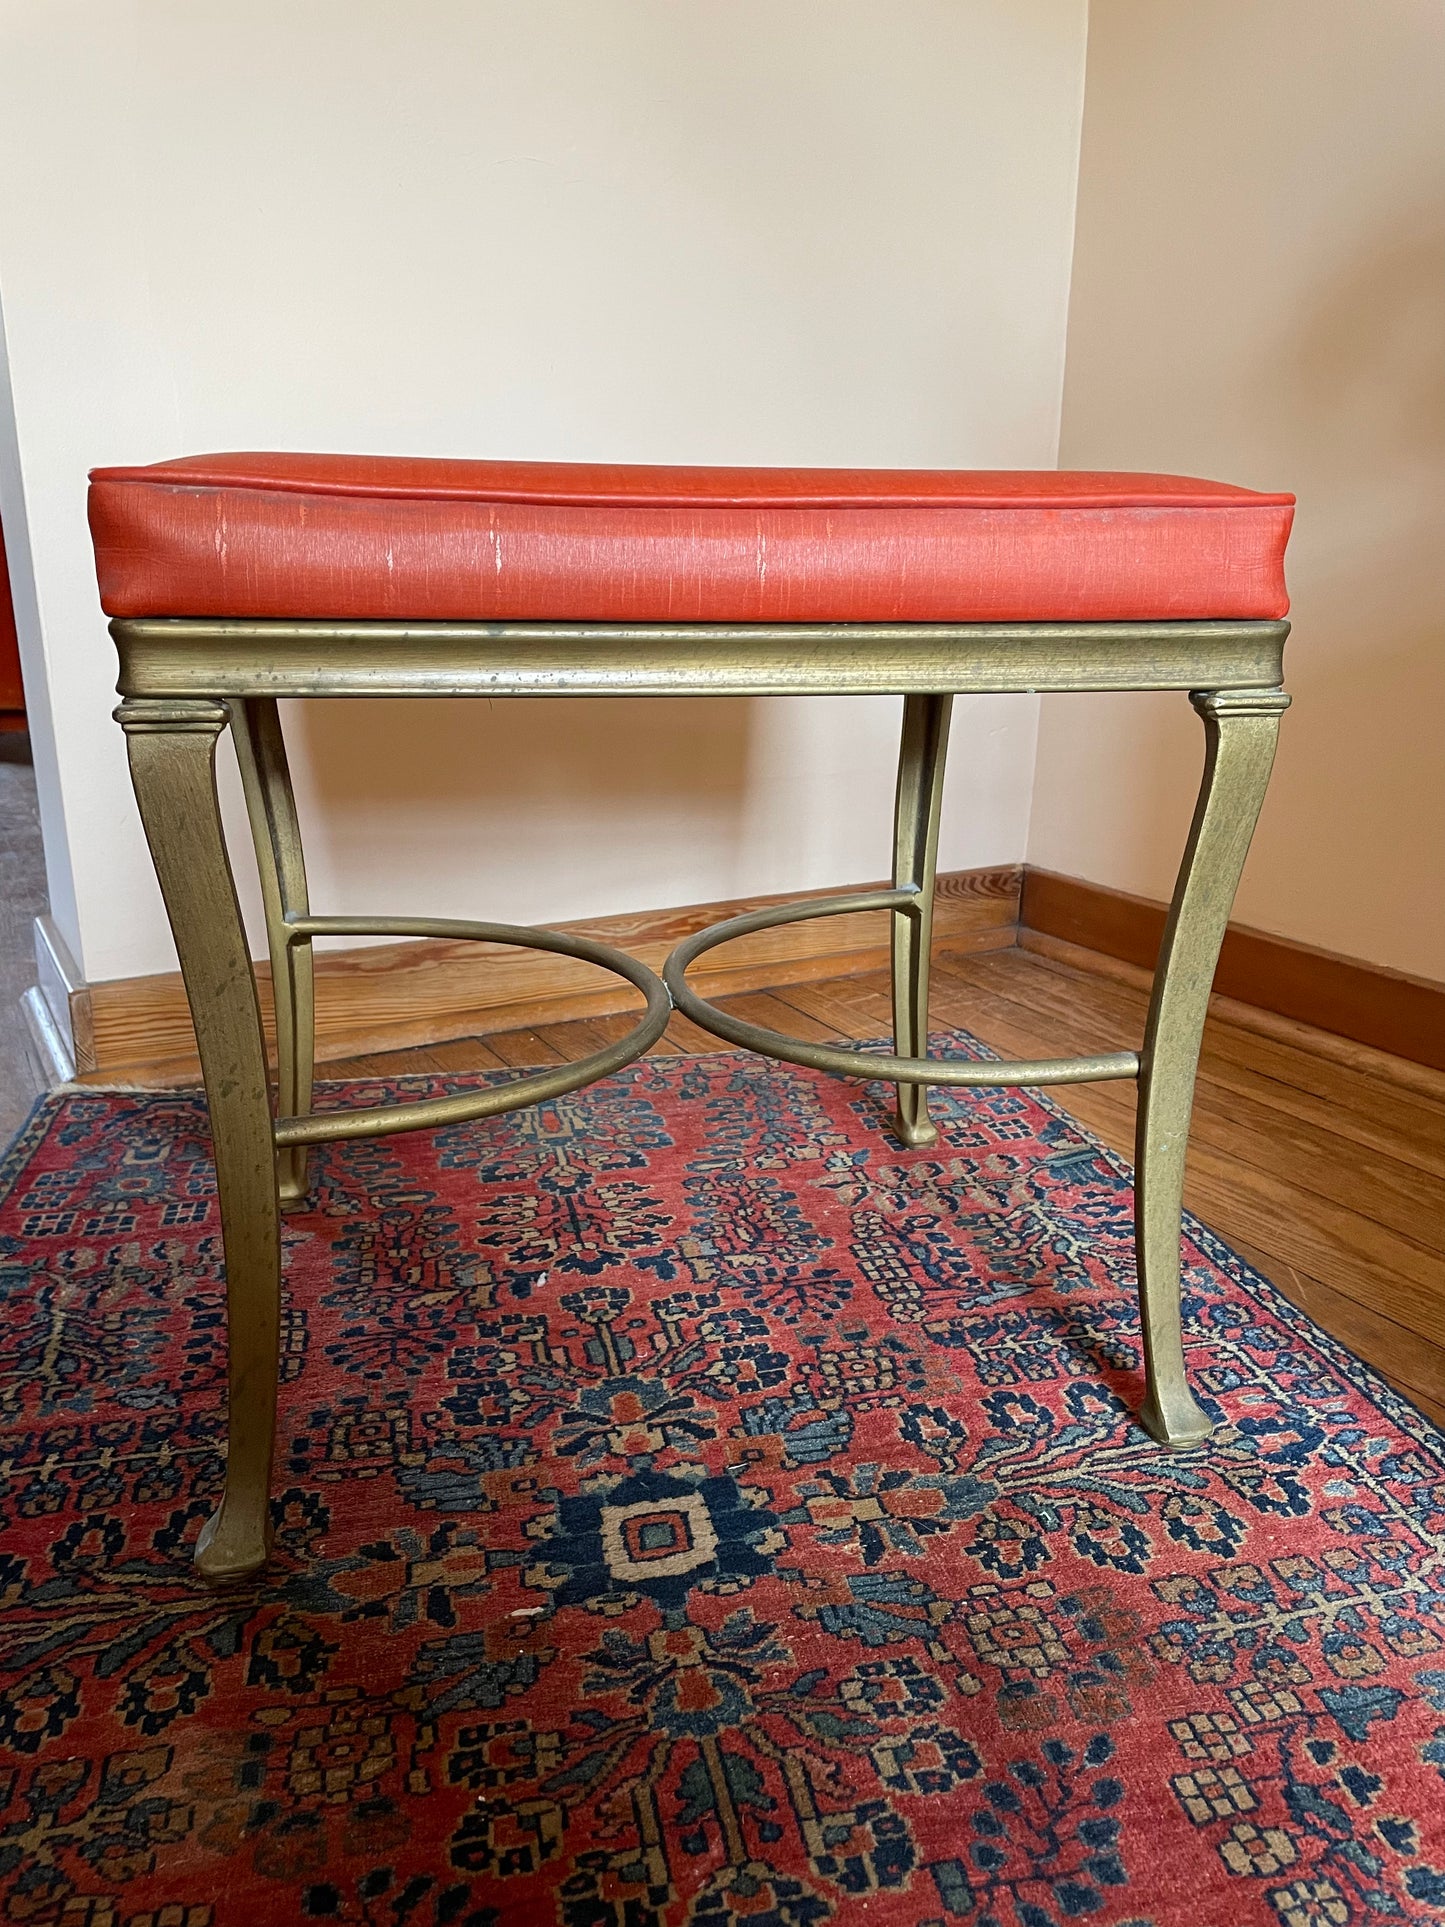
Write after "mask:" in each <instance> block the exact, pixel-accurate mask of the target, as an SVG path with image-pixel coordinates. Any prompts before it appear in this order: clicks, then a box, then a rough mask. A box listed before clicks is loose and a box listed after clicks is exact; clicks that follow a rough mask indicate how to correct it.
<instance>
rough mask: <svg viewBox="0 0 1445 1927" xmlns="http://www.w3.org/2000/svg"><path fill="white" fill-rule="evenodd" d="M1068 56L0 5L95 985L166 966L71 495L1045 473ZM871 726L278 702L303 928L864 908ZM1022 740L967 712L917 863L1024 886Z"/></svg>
mask: <svg viewBox="0 0 1445 1927" xmlns="http://www.w3.org/2000/svg"><path fill="white" fill-rule="evenodd" d="M1083 58H1084V5H1083V0H892V3H891V4H890V5H889V6H887V7H880V6H878V5H876V4H874V0H688V4H685V5H680V4H677V0H529V4H527V5H525V6H519V5H516V4H515V3H514V0H412V3H411V4H404V3H403V0H386V3H385V4H383V3H382V0H307V3H306V4H305V5H302V6H297V5H295V4H294V0H199V3H198V0H46V4H45V5H44V6H36V5H34V4H33V0H6V4H5V5H4V7H3V8H0V301H3V307H4V315H5V324H6V329H7V333H8V341H9V355H10V372H11V394H12V402H13V415H12V418H11V424H10V431H8V438H9V440H10V448H9V451H8V455H7V454H5V452H4V450H3V446H0V491H3V492H0V512H3V514H4V516H5V519H6V526H7V529H10V530H12V532H13V531H16V530H18V529H19V528H20V526H21V520H22V512H23V519H24V523H25V525H26V526H28V532H29V558H28V563H27V556H26V547H25V543H24V541H23V539H22V540H15V539H14V535H13V533H12V543H13V546H12V553H11V561H12V568H13V569H14V572H15V575H16V578H17V602H18V604H19V614H20V618H21V622H22V626H23V628H24V630H25V649H26V659H27V677H28V687H29V690H30V698H31V702H32V707H33V712H34V715H35V719H36V724H37V733H38V734H39V735H40V737H41V738H42V742H41V756H42V771H43V773H45V772H48V774H46V780H45V785H44V790H45V797H46V829H47V836H48V841H49V846H50V851H51V857H52V862H53V865H54V875H53V877H52V895H53V900H54V904H55V910H56V914H57V917H58V919H59V920H60V922H61V923H62V926H63V927H64V928H65V931H66V934H67V936H68V937H69V938H70V940H71V941H72V942H73V943H74V945H75V946H76V948H77V951H78V953H79V955H80V956H81V958H82V962H83V968H84V971H85V974H86V975H87V976H88V977H89V978H90V979H91V980H93V981H94V980H98V979H103V978H107V977H113V976H124V975H130V974H134V973H140V972H146V971H152V970H159V969H165V968H168V967H170V966H171V963H172V956H171V952H170V947H169V939H168V937H167V935H166V932H165V927H164V921H163V918H162V914H161V910H160V905H159V901H158V897H157V895H156V891H155V887H154V884H153V882H152V879H151V873H150V866H149V863H148V860H147V858H146V855H145V851H144V847H143V844H142V841H141V837H140V833H139V829H138V826H137V823H136V819H135V814H134V808H133V804H132V802H131V799H130V795H129V788H128V783H127V779H126V775H125V770H124V757H123V752H122V744H121V738H120V732H119V731H118V730H117V729H116V728H115V726H114V725H113V724H112V723H111V722H110V720H109V711H110V708H111V705H112V702H113V696H112V693H111V689H112V682H113V665H112V659H111V651H110V645H109V642H108V639H107V637H106V635H105V631H104V627H103V623H102V620H101V618H100V614H99V610H98V607H97V604H96V600H95V592H94V580H93V575H92V573H91V564H90V555H89V546H88V539H87V536H86V531H85V522H84V476H85V471H86V469H87V468H88V467H90V466H92V465H95V464H98V463H110V462H144V461H150V460H154V459H157V458H160V457H162V456H166V455H172V454H177V453H187V452H194V451H200V450H207V449H225V448H266V447H274V448H294V449H323V450H324V449H336V450H374V451H379V452H409V453H415V454H464V455H467V454H473V455H498V456H515V457H556V458H576V459H587V458H604V457H611V458H615V459H620V460H633V461H646V460H658V461H719V462H762V463H768V462H776V463H783V462H789V463H838V464H871V463H877V464H900V465H906V464H925V465H927V464H937V465H957V466H987V467H1048V466H1052V464H1053V463H1054V460H1055V457H1056V447H1057V433H1058V415H1059V396H1060V386H1061V380H1062V367H1063V350H1064V326H1065V315H1066V307H1067V296H1068V276H1069V257H1070V237H1071V229H1072V221H1073V207H1074V187H1075V165H1076V156H1077V147H1078V131H1079V115H1080V107H1081V94H1082V80H1083ZM6 439H7V431H6V428H5V424H4V423H3V422H0V444H3V443H4V442H5V440H6ZM22 493H23V503H22V501H21V499H20V498H21V495H22ZM47 709H48V711H49V716H50V719H51V722H52V723H53V731H54V737H53V748H52V745H51V744H50V743H49V742H47V741H45V740H44V739H45V738H46V735H47V722H46V711H47ZM896 711H897V704H896V703H894V702H889V701H883V700H872V699H870V700H857V699H855V700H852V701H847V700H829V701H821V700H820V701H790V702H774V703H756V702H755V703H746V702H717V701H714V702H710V703H696V704H690V705H686V704H682V703H656V704H646V703H622V702H617V703H608V704H601V703H592V704H582V703H553V704H546V705H544V704H540V703H534V704H527V705H522V704H517V705H497V706H495V707H487V706H485V705H467V706H463V705H457V704H453V705H446V704H414V705H403V704H389V705H384V706H382V705H378V706H374V707H373V706H365V707H364V706H361V705H350V706H345V705H315V706H312V707H310V708H309V709H307V710H306V711H305V713H304V715H302V716H300V717H299V718H295V719H293V735H294V739H295V743H296V760H297V763H298V764H299V770H298V777H299V784H298V787H299V789H300V792H301V797H302V803H303V808H304V809H305V811H306V813H307V815H308V818H309V827H310V841H311V868H312V873H313V880H314V886H315V887H314V895H315V898H316V900H317V904H318V908H322V909H338V910H339V909H366V908H373V909H374V908H380V909H384V910H389V911H393V912H397V913H400V912H402V911H404V910H407V909H412V910H415V911H416V912H418V913H423V914H425V913H432V914H437V913H441V912H450V913H451V914H454V915H473V916H491V917H500V918H515V919H518V920H529V919H533V918H538V919H553V920H555V919H561V918H566V917H575V916H583V915H588V914H591V913H594V912H603V911H611V910H623V909H630V908H646V907H651V906H660V905H664V904H669V903H684V902H696V901H701V900H705V899H708V898H710V897H715V896H730V895H734V894H738V893H742V892H746V891H754V890H774V889H787V888H794V887H799V888H801V887H807V886H812V885H820V884H829V883H846V882H848V881H850V880H862V879H865V878H868V877H872V876H878V875H881V874H883V873H884V872H885V871H886V867H887V850H888V815H889V810H890V805H891V787H892V758H893V753H894V745H895V735H896ZM1036 716H1037V705H1036V703H1034V701H1033V700H1032V699H1028V698H1019V699H1007V700H1004V699H994V700H991V701H986V702H981V703H980V702H972V703H964V704H961V705H960V713H959V716H958V719H957V722H956V724H955V728H954V738H953V766H952V774H951V779H950V785H949V806H950V807H949V820H948V824H947V827H946V830H945V836H944V843H943V849H942V852H941V860H942V861H943V863H944V864H945V865H946V866H949V867H955V866H966V865H972V864H984V863H995V862H1009V861H1017V860H1019V859H1021V857H1022V856H1023V853H1024V845H1025V837H1026V832H1027V819H1028V809H1029V792H1030V778H1031V769H1032V761H1033V738H1034V730H1035V723H1036ZM46 759H48V760H46ZM231 801H232V803H234V797H232V798H231Z"/></svg>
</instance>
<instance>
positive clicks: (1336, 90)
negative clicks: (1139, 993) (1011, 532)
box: [1029, 0, 1445, 978]
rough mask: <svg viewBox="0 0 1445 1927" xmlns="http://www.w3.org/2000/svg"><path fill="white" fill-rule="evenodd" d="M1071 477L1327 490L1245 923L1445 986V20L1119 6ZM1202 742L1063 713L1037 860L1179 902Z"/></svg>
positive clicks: (1111, 718) (1390, 1) (1426, 15)
mask: <svg viewBox="0 0 1445 1927" xmlns="http://www.w3.org/2000/svg"><path fill="white" fill-rule="evenodd" d="M1060 459H1061V462H1062V464H1063V465H1064V466H1065V467H1073V468H1092V467H1098V468H1139V469H1175V470H1183V471H1185V472H1189V473H1194V474H1200V475H1218V476H1221V477H1223V478H1225V479H1227V480H1229V481H1234V482H1243V483H1246V484H1250V485H1253V486H1255V487H1260V488H1288V489H1293V490H1294V491H1295V492H1296V493H1297V494H1298V496H1299V509H1298V512H1297V516H1296V521H1295V532H1294V535H1293V537H1292V539H1291V542H1290V548H1289V554H1288V558H1287V572H1288V577H1289V583H1290V590H1291V595H1292V599H1293V611H1292V620H1293V622H1294V631H1293V634H1292V636H1291V639H1290V643H1289V646H1288V649H1287V651H1286V657H1285V662H1286V675H1287V680H1288V683H1289V686H1290V688H1291V689H1292V691H1293V692H1294V696H1295V704H1294V707H1293V709H1292V710H1291V711H1290V712H1289V714H1288V715H1287V716H1286V717H1285V719H1284V725H1283V729H1282V732H1281V737H1280V753H1279V758H1278V761H1277V763H1276V766H1275V774H1274V780H1273V783H1272V785H1271V789H1270V794H1269V797H1268V799H1267V801H1266V803H1265V809H1264V815H1263V817H1262V819H1261V822H1260V827H1259V832H1258V835H1257V837H1256V839H1255V844H1254V848H1253V850H1252V852H1251V854H1250V858H1249V863H1248V867H1247V868H1246V871H1245V876H1244V882H1243V885H1242V887H1241V890H1240V894H1239V898H1238V901H1237V905H1236V915H1237V916H1238V917H1239V918H1240V919H1241V920H1242V921H1244V922H1247V923H1251V924H1254V925H1256V926H1257V927H1259V928H1262V929H1265V930H1269V931H1273V932H1276V933H1278V934H1280V935H1283V936H1287V937H1292V938H1295V939H1297V940H1298V941H1301V942H1304V943H1313V944H1318V945H1321V946H1323V947H1324V948H1326V949H1330V950H1338V951H1343V952H1344V953H1346V954H1347V955H1349V956H1354V957H1361V958H1365V959H1368V960H1369V961H1371V962H1374V963H1378V964H1386V965H1390V966H1393V967H1394V968H1396V969H1400V970H1409V971H1414V972H1417V973H1419V974H1421V975H1424V976H1428V977H1434V978H1445V635H1442V611H1445V9H1442V8H1441V7H1439V6H1438V5H1423V4H1420V0H1269V4H1268V5H1267V6H1261V5H1260V4H1259V0H1193V4H1191V5H1189V6H1177V5H1176V6H1161V5H1159V4H1158V0H1093V5H1092V6H1091V9H1090V17H1089V51H1088V77H1087V107H1086V111H1085V115H1084V136H1083V158H1082V164H1081V172H1080V181H1079V210H1078V233H1077V245H1076V250H1075V259H1074V279H1073V298H1072V304H1071V309H1070V317H1069V336H1068V378H1067V382H1066V387H1065V400H1064V420H1063V438H1062V445H1061V450H1060ZM1200 750H1201V731H1200V727H1199V724H1198V723H1197V721H1196V720H1195V718H1194V716H1193V715H1192V713H1191V712H1190V710H1189V708H1188V706H1187V704H1185V703H1184V702H1182V701H1181V700H1179V699H1178V698H1172V697H1155V696H1118V697H1083V696H1050V697H1047V698H1045V700H1044V704H1043V716H1042V723H1041V728H1040V735H1039V748H1038V770H1037V778H1036V784H1035V790H1034V804H1033V823H1032V828H1031V832H1030V837H1029V860H1030V861H1031V862H1033V863H1037V864H1040V865H1042V866H1043V867H1044V868H1046V869H1052V870H1060V871H1063V872H1065V873H1067V874H1069V875H1074V876H1084V877H1088V878H1091V879H1092V880H1094V881H1095V882H1099V883H1106V884H1112V885H1113V886H1115V887H1116V888H1119V889H1124V890H1132V891H1135V892H1137V893H1139V894H1141V895H1145V896H1154V897H1163V896H1167V895H1168V893H1169V890H1170V887H1171V885H1172V881H1173V872H1174V867H1175V864H1176V862H1177V860H1178V853H1179V848H1180V844H1181V841H1182V838H1183V833H1184V828H1185V826H1186V825H1187V823H1188V821H1189V813H1190V810H1191V808H1192V805H1193V795H1194V789H1195V785H1196V783H1197V781H1198V770H1199V763H1200Z"/></svg>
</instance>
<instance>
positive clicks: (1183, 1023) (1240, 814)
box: [1134, 689, 1289, 1447]
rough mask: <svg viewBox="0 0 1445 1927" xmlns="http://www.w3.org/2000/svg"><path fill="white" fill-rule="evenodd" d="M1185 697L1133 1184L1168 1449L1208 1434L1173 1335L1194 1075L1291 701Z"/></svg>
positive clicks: (1259, 696)
mask: <svg viewBox="0 0 1445 1927" xmlns="http://www.w3.org/2000/svg"><path fill="white" fill-rule="evenodd" d="M1190 700H1191V701H1192V702H1193V704H1194V706H1195V708H1196V709H1197V710H1198V711H1199V713H1200V715H1201V716H1202V717H1203V719H1204V731H1205V763H1204V777H1203V781H1202V783H1201V785H1200V790H1199V801H1198V803H1197V805H1196V807H1195V811H1194V822H1193V825H1192V827H1191V829H1190V832H1189V841H1188V844H1187V845H1186V847H1185V852H1184V859H1183V862H1182V863H1181V865H1180V869H1179V880H1178V882H1177V883H1176V884H1175V887H1174V900H1173V903H1172V904H1171V906H1170V910H1169V919H1168V922H1167V924H1166V926H1165V930H1164V938H1163V942H1162V943H1161V944H1160V947H1159V961H1158V964H1157V965H1156V967H1155V972H1154V989H1153V995H1152V996H1151V998H1150V1003H1149V1020H1148V1024H1147V1026H1146V1029H1145V1033H1144V1048H1143V1051H1142V1052H1141V1061H1140V1070H1139V1113H1138V1126H1137V1134H1136V1140H1135V1179H1134V1232H1135V1249H1136V1254H1137V1259H1138V1269H1139V1307H1140V1314H1141V1319H1142V1324H1143V1333H1144V1369H1145V1394H1144V1403H1143V1406H1142V1408H1141V1409H1140V1412H1139V1422H1140V1424H1141V1425H1142V1426H1143V1427H1144V1429H1145V1430H1146V1431H1147V1432H1149V1433H1150V1434H1151V1436H1152V1437H1154V1438H1156V1439H1158V1440H1159V1442H1160V1444H1161V1445H1168V1446H1176V1447H1183V1446H1190V1445H1197V1444H1200V1443H1201V1442H1202V1441H1203V1440H1205V1439H1207V1438H1208V1437H1209V1434H1210V1432H1211V1431H1212V1429H1213V1426H1212V1423H1211V1421H1210V1419H1209V1418H1208V1417H1207V1415H1206V1414H1205V1413H1204V1412H1203V1411H1202V1410H1201V1409H1200V1407H1199V1406H1198V1405H1197V1404H1196V1402H1195V1400H1194V1397H1193V1395H1192V1394H1191V1392H1190V1390H1189V1385H1188V1381H1187V1379H1186V1377H1185V1371H1184V1350H1183V1339H1182V1334H1181V1330H1180V1307H1179V1288H1180V1275H1179V1270H1180V1268H1179V1230H1180V1213H1181V1210H1182V1208H1183V1200H1184V1158H1185V1151H1186V1148H1187V1146H1188V1141H1189V1119H1190V1113H1191V1111H1192V1109H1193V1105H1194V1078H1195V1072H1196V1069H1197V1067H1198V1062H1199V1046H1200V1040H1201V1038H1202V1036H1203V1032H1204V1020H1205V1017H1206V1015H1207V1013H1208V1009H1209V992H1210V986H1211V985H1212V983H1213V981H1214V970H1215V965H1216V964H1217V962H1218V960H1219V947H1220V945H1221V943H1222V942H1223V940H1224V931H1225V926H1226V924H1227V923H1228V921H1229V912H1230V908H1231V906H1232V905H1233V902H1234V892H1235V889H1236V886H1237V885H1238V883H1239V877H1240V872H1241V871H1242V870H1243V868H1244V859H1245V855H1246V853H1247V851H1248V849H1249V843H1250V838H1251V837H1252V836H1253V834H1254V826H1255V823H1256V821H1257V820H1258V817H1259V812H1260V806H1261V805H1262V803H1263V802H1264V792H1265V786H1266V785H1267V783H1268V782H1269V772H1270V766H1271V765H1272V763H1273V761H1274V750H1275V742H1276V739H1277V737H1278V734H1279V719H1280V716H1281V715H1282V714H1283V712H1284V710H1285V709H1286V708H1287V707H1288V704H1289V698H1288V696H1286V695H1285V694H1284V692H1283V691H1282V690H1278V689H1266V690H1232V689H1231V690H1218V691H1214V692H1206V693H1202V694H1196V695H1194V696H1193V697H1191V699H1190Z"/></svg>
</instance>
